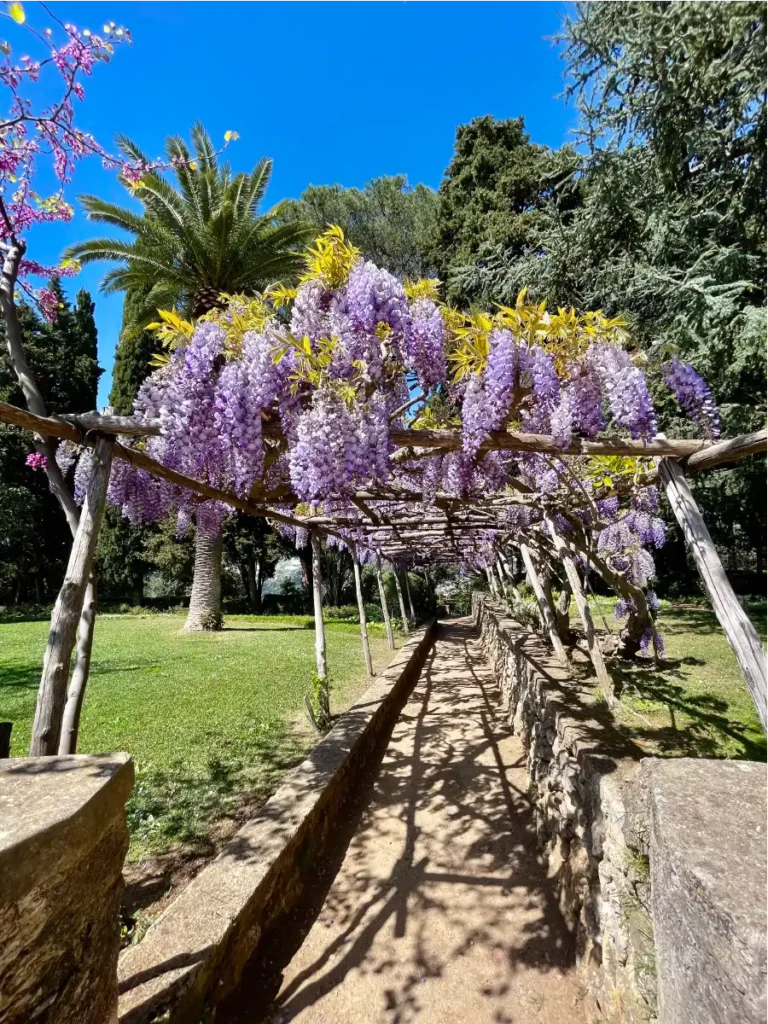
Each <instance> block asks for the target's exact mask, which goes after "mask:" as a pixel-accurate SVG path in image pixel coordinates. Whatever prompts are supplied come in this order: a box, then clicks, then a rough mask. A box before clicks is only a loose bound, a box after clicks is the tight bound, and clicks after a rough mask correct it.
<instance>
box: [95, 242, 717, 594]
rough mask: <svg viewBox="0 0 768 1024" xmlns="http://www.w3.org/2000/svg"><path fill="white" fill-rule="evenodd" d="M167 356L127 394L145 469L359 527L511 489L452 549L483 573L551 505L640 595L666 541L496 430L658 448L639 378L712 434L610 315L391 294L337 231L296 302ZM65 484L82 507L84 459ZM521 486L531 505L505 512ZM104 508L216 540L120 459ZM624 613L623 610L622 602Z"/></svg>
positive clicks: (671, 378)
mask: <svg viewBox="0 0 768 1024" xmlns="http://www.w3.org/2000/svg"><path fill="white" fill-rule="evenodd" d="M171 347H172V352H171V354H170V357H169V359H168V361H167V363H166V364H165V365H163V366H162V367H160V368H159V369H157V370H156V371H155V372H154V373H153V374H152V375H151V376H150V377H149V378H148V379H147V380H146V382H145V383H144V385H143V386H142V388H141V390H140V392H139V395H138V397H137V399H136V406H135V414H136V417H137V418H139V419H140V420H142V421H143V422H146V423H151V424H153V425H154V426H159V429H160V433H159V436H152V437H149V438H147V440H146V441H145V442H142V445H143V447H144V448H145V449H146V452H147V454H149V455H150V456H151V457H152V458H154V459H156V460H158V461H159V462H161V463H162V464H163V465H165V466H167V467H170V468H172V469H174V470H176V471H178V472H180V473H183V474H184V475H186V476H191V477H194V478H196V479H199V480H203V481H204V482H206V483H207V484H210V485H211V486H214V487H217V488H221V489H226V490H229V491H233V492H235V493H236V494H238V495H239V496H241V497H243V498H248V497H250V498H253V499H254V500H257V501H259V502H262V503H267V504H269V505H270V506H271V507H272V508H274V509H276V510H279V511H283V512H285V513H289V514H290V515H292V516H296V515H299V516H302V515H307V514H313V513H317V512H318V510H322V511H323V512H324V513H326V514H327V515H329V516H330V515H334V514H335V515H339V514H340V513H344V512H349V511H350V510H351V511H352V512H354V513H355V514H359V509H358V508H356V507H355V506H354V504H353V503H352V499H353V498H355V496H356V494H357V493H358V492H360V491H365V492H366V493H368V495H369V502H370V504H369V508H371V509H372V510H373V511H374V514H375V513H376V510H377V509H378V510H379V512H380V513H381V514H385V513H386V512H387V510H388V509H389V510H390V511H391V507H392V506H391V501H392V499H391V498H390V497H389V492H391V493H392V494H393V495H394V494H397V493H400V494H402V493H403V492H405V493H407V494H410V495H412V499H411V500H412V501H414V502H416V504H410V505H409V509H410V511H411V513H413V512H414V511H416V513H417V514H422V515H425V514H427V512H428V510H429V509H430V507H432V505H433V502H434V501H435V499H436V496H437V495H438V494H442V495H445V496H449V497H455V498H463V499H467V500H469V499H471V498H472V497H473V496H475V497H478V498H480V497H483V496H487V495H489V494H493V495H497V496H502V498H503V495H504V494H505V493H506V494H509V496H510V501H509V504H508V505H507V506H506V507H505V506H504V504H503V500H502V502H501V504H500V505H498V506H497V514H498V516H500V517H501V518H500V520H499V522H500V524H501V525H498V524H497V525H496V526H495V527H494V528H493V529H489V530H488V531H485V532H483V531H479V532H478V531H474V532H472V531H467V532H466V533H465V534H464V535H462V537H461V538H455V539H454V541H453V544H454V547H453V549H452V554H453V555H455V554H456V553H458V554H459V555H460V558H459V559H458V560H460V561H463V562H465V563H466V564H468V565H471V566H473V567H475V568H482V567H483V566H484V565H486V564H489V563H492V562H493V561H495V559H496V557H497V551H498V549H499V545H500V544H504V543H508V541H509V540H513V541H514V539H515V538H516V537H517V538H520V537H525V536H533V535H534V534H535V533H536V531H539V532H543V527H542V522H543V519H542V512H543V505H542V501H543V500H544V499H546V500H547V501H549V502H550V503H551V507H552V508H555V507H556V506H557V503H558V502H561V503H562V502H563V501H565V504H566V505H570V506H572V507H573V510H574V514H573V515H571V516H570V517H568V516H565V517H562V516H561V517H559V519H558V522H559V524H560V528H561V529H562V531H563V532H564V533H566V534H567V533H569V532H571V533H573V531H576V532H577V533H579V534H580V535H581V534H584V535H585V536H586V534H588V535H589V538H592V539H588V540H584V541H583V542H584V543H586V544H590V543H592V541H593V540H594V547H595V551H596V552H597V554H598V555H599V556H600V557H601V558H603V559H604V560H605V562H606V564H607V565H609V567H610V569H611V570H612V571H613V572H614V573H617V574H620V575H621V576H622V577H623V578H625V579H626V580H627V581H628V582H629V583H631V584H632V585H633V586H635V587H639V588H641V589H642V590H643V591H644V592H646V593H647V592H648V590H649V587H650V586H651V581H652V579H653V575H654V568H653V557H652V555H651V551H652V550H653V549H655V548H658V547H660V546H661V545H662V544H663V542H664V527H663V522H662V520H661V519H660V518H659V516H658V494H657V493H656V492H655V490H654V489H653V488H645V489H639V490H638V489H637V488H635V489H630V490H632V492H633V493H632V496H631V498H630V500H629V504H628V506H627V507H626V508H622V507H621V503H620V501H619V500H618V498H616V497H607V498H606V497H604V496H603V493H602V492H604V491H605V490H606V470H605V467H603V468H601V469H600V471H599V472H598V473H595V472H594V467H593V466H592V465H591V460H589V459H586V458H583V457H579V458H569V459H566V458H565V457H554V456H544V455H538V454H518V453H512V452H503V451H492V452H486V451H484V450H483V442H484V440H485V439H486V437H487V435H488V433H489V432H492V431H500V430H505V429H507V428H511V429H516V430H520V431H524V432H528V433H535V434H548V435H551V436H552V437H553V438H554V441H555V444H556V445H557V446H558V447H559V448H561V449H562V450H563V451H564V452H565V451H566V450H567V449H568V447H569V445H571V443H572V442H573V441H574V440H575V439H577V438H596V437H598V436H600V435H601V434H604V433H605V432H608V433H609V435H610V436H614V437H621V436H624V437H626V436H629V437H631V438H634V439H638V440H641V441H647V440H650V439H651V438H652V437H653V436H654V435H655V433H656V431H657V422H656V416H655V414H654V410H653V404H652V400H651V392H650V388H649V383H648V376H647V375H648V374H655V375H656V377H657V379H658V380H659V381H661V382H662V383H664V384H665V385H666V386H667V387H668V388H669V390H670V391H671V392H672V393H673V395H674V396H675V397H676V399H677V401H678V403H679V405H680V407H681V409H682V410H683V412H684V413H685V414H686V415H687V416H688V417H689V418H690V419H691V420H692V421H693V423H694V424H695V425H696V426H697V427H698V428H699V429H700V430H702V431H703V432H704V433H705V434H706V436H708V437H710V438H715V437H717V436H718V421H717V413H716V410H715V408H714V403H713V401H712V396H711V394H710V392H709V390H708V388H707V386H706V384H705V383H704V382H703V380H702V379H701V377H700V376H699V375H698V374H697V373H696V372H695V371H694V370H693V369H692V368H691V367H689V366H687V365H686V364H684V363H682V362H681V361H680V360H679V359H677V358H673V359H672V360H671V361H670V362H668V363H666V364H665V365H663V366H657V367H653V366H651V367H648V368H647V369H646V370H645V372H644V371H643V369H641V368H640V365H638V362H637V361H636V360H635V359H634V358H633V355H632V353H631V351H629V349H628V346H627V337H626V334H625V330H624V324H623V322H622V321H621V320H618V319H616V320H609V319H607V318H605V317H603V316H602V315H601V314H599V313H588V314H584V315H583V316H579V315H577V314H575V313H574V312H573V311H570V312H564V311H559V312H558V313H557V314H549V313H547V312H546V310H545V309H544V308H543V307H540V306H532V305H530V304H526V302H525V298H524V296H521V297H520V299H519V301H518V303H517V305H516V306H515V307H514V308H506V307H503V308H501V309H500V310H499V311H498V312H497V313H495V314H493V315H488V314H483V313H477V312H472V313H462V312H460V311H457V310H455V309H452V308H450V307H448V306H446V305H444V304H442V303H441V302H440V301H439V298H438V293H437V282H434V281H420V282H415V283H410V282H401V281H399V280H398V279H397V278H395V277H394V276H393V275H392V274H390V273H388V272H387V271H386V270H384V269H381V268H379V267H377V266H375V265H374V264H373V263H371V262H370V261H366V260H364V259H363V258H362V257H361V256H360V254H359V253H358V252H357V251H356V250H355V249H354V248H353V247H352V246H350V245H348V244H347V242H346V241H345V240H344V238H343V235H342V234H341V232H340V231H339V230H338V229H336V228H333V229H330V230H329V231H328V232H326V233H325V234H324V235H323V236H321V238H320V239H318V241H317V243H316V245H315V247H314V248H312V249H311V250H310V251H309V252H308V254H307V273H306V276H305V278H304V279H303V280H302V281H301V283H300V284H299V286H298V288H296V289H287V288H284V287H282V286H280V287H275V288H272V289H270V290H268V291H267V293H265V295H264V296H260V297H254V298H250V299H246V298H244V297H242V296H239V297H234V298H232V299H230V300H229V302H228V304H227V305H226V306H225V308H224V309H223V310H219V311H217V312H214V313H212V314H209V315H208V316H207V317H204V318H202V319H201V320H200V321H199V322H198V323H197V324H196V325H185V330H184V331H180V332H179V334H178V336H177V337H176V340H175V343H174V344H173V345H172V346H171ZM403 427H416V428H419V427H422V428H439V427H448V428H451V429H454V430H455V429H456V428H457V427H460V434H461V446H460V447H458V448H457V449H455V450H450V451H445V450H432V451H430V450H429V449H423V448H422V449H412V448H410V449H409V448H402V449H400V450H399V451H397V452H395V450H394V447H393V444H392V442H391V432H392V429H393V428H398V429H402V428H403ZM624 461H625V462H630V463H631V464H632V465H631V467H630V469H629V470H628V469H627V467H626V466H624V467H618V468H616V471H615V472H616V474H617V475H619V476H620V475H622V474H624V476H626V473H627V472H637V470H638V467H639V466H641V465H642V462H640V463H638V461H637V460H624ZM81 465H82V460H81ZM608 469H609V470H610V469H611V467H610V466H609V467H608ZM76 472H77V479H76V485H77V490H78V493H82V491H83V483H82V481H84V480H86V479H87V475H88V466H87V464H86V465H85V468H84V469H82V470H81V469H80V466H78V469H77V471H76ZM609 482H610V481H609ZM608 489H610V488H608ZM521 492H522V493H523V494H525V493H528V494H529V495H530V496H531V499H532V500H530V501H529V502H528V504H525V503H524V502H523V503H522V504H521V503H520V501H518V500H514V501H513V495H514V496H515V498H516V499H517V498H519V497H520V494H521ZM109 499H110V501H111V502H113V503H114V504H115V505H118V506H120V507H121V508H122V509H123V512H124V513H125V515H126V516H127V517H128V518H129V519H130V520H131V521H132V522H140V521H146V520H148V519H159V518H162V517H165V516H167V515H168V514H169V512H171V511H172V510H174V511H175V513H176V514H177V517H178V521H179V528H180V529H182V530H183V529H185V528H186V527H187V526H188V525H189V524H190V522H192V521H194V522H195V523H196V524H197V527H198V529H200V530H201V531H203V532H204V533H206V534H209V535H212V536H213V535H215V534H216V533H217V532H218V531H219V530H220V527H221V522H222V519H223V517H224V516H225V515H226V514H227V507H226V506H225V505H223V504H221V503H219V502H213V501H205V500H201V499H200V498H199V497H198V496H196V495H194V494H192V493H191V492H188V491H185V490H183V489H181V488H177V487H174V486H172V485H170V484H168V483H166V482H164V481H161V480H158V479H157V478H155V477H152V476H151V475H150V474H148V473H146V472H143V471H141V470H135V469H133V468H131V467H130V466H129V465H128V464H127V463H116V464H115V467H114V469H113V473H112V479H111V483H110V490H109ZM534 499H535V500H534ZM339 533H340V537H341V540H340V543H342V544H343V543H348V544H349V545H350V546H354V547H355V549H356V550H357V552H358V555H359V556H360V557H361V558H362V559H365V558H369V557H374V556H375V554H376V551H377V545H379V544H380V543H381V538H380V537H377V536H376V535H375V534H371V533H370V532H369V533H363V532H355V531H354V530H353V529H347V531H346V533H345V531H344V530H341V531H339ZM297 540H298V541H299V542H301V541H304V540H305V538H304V537H301V536H300V537H298V538H297ZM582 540H583V538H582ZM651 602H653V598H651ZM618 611H619V613H623V612H627V613H631V611H632V609H631V608H630V606H629V604H628V603H627V600H626V599H625V600H624V603H623V604H622V605H620V606H619V608H618Z"/></svg>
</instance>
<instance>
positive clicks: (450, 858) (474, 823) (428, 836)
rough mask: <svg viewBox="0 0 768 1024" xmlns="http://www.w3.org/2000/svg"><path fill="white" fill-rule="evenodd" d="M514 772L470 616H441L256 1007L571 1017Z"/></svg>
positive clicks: (326, 1022)
mask: <svg viewBox="0 0 768 1024" xmlns="http://www.w3.org/2000/svg"><path fill="white" fill-rule="evenodd" d="M525 782H526V776H525V762H524V757H523V751H522V748H521V744H520V741H519V739H518V738H517V737H515V736H514V735H512V731H511V729H510V728H509V725H508V723H507V721H506V718H505V715H504V711H503V707H502V706H501V699H500V694H499V691H498V688H497V687H496V685H495V682H494V679H493V676H492V674H491V672H490V671H489V669H488V666H487V663H486V662H485V659H484V658H483V655H482V652H481V650H480V646H479V643H478V641H477V638H476V634H475V630H474V628H473V626H472V623H471V622H470V621H469V620H461V621H458V622H455V621H453V622H450V623H446V624H441V626H440V632H439V634H438V639H437V642H436V644H435V648H434V650H433V652H432V654H431V655H430V657H429V658H428V660H427V663H426V665H425V666H424V669H423V671H422V674H421V677H420V678H419V681H418V683H417V684H416V687H415V689H414V690H413V692H412V694H411V696H410V698H409V700H408V703H407V704H406V706H405V708H404V709H403V711H402V713H401V715H400V717H399V719H398V721H397V724H396V725H395V728H394V730H393V733H392V739H391V741H390V743H389V745H388V747H387V750H386V753H385V755H384V758H383V761H382V763H381V765H380V767H379V769H378V771H377V774H376V780H375V783H374V786H373V790H372V794H371V799H370V800H369V802H368V803H367V805H366V807H365V809H364V811H363V813H362V816H361V817H360V818H359V819H355V821H354V822H353V823H352V828H353V834H352V836H351V840H350V841H349V842H348V844H346V845H345V848H344V849H343V851H342V852H341V863H340V865H339V867H338V869H334V872H333V877H332V880H331V883H330V886H329V888H328V889H327V892H326V893H325V894H324V899H323V900H322V906H320V907H319V909H318V911H316V912H315V913H314V914H313V915H312V918H311V924H310V927H309V932H308V934H307V935H306V938H304V940H303V942H302V943H301V947H300V948H299V949H298V951H297V952H296V953H295V955H294V956H293V957H292V958H290V960H289V962H287V963H286V962H285V961H283V963H282V965H281V968H280V969H279V970H280V973H281V975H282V978H281V979H280V978H278V979H277V981H276V986H275V987H276V988H278V987H279V988H280V992H279V995H278V996H277V999H276V1001H275V1003H274V1005H273V1007H272V1010H271V1013H269V1014H268V1017H267V1019H269V1020H270V1021H272V1022H273V1024H287V1022H289V1021H290V1022H295V1024H305V1022H306V1024H315V1022H318V1024H319V1022H323V1024H358V1022H359V1024H396V1022H401V1024H415V1022H418V1024H499V1022H520V1024H522V1022H524V1021H530V1022H537V1024H562V1022H566V1021H573V1020H575V1021H578V1020H580V1019H581V1018H582V1010H581V1000H582V990H581V987H580V984H579V981H578V978H577V977H576V971H575V961H574V941H573V937H572V936H571V935H570V934H569V932H568V929H567V928H566V926H565V922H564V921H563V919H562V916H561V915H560V913H559V911H558V907H557V892H556V886H555V883H554V881H553V880H552V879H549V878H548V877H547V871H546V866H545V864H544V863H543V861H542V858H541V856H540V854H539V851H538V847H537V843H536V825H535V821H534V816H533V812H532V808H531V801H530V799H529V797H528V795H527V793H526V791H525ZM261 970H262V965H257V966H255V967H254V968H253V973H254V974H256V975H259V974H260V973H261ZM247 980H250V979H247ZM280 981H282V984H280ZM264 1002H268V1000H267V999H265V1000H264ZM239 1010H240V1012H239V1013H233V1014H232V1016H226V1017H225V1018H224V1021H226V1022H227V1024H234V1022H235V1021H236V1022H237V1024H255V1021H258V1020H261V1012H260V1010H261V1005H260V1001H259V1000H258V999H256V998H254V997H253V996H251V998H250V999H249V998H243V999H242V1000H241V1003H240V1007H239ZM218 1019H219V1018H218V1017H217V1020H218Z"/></svg>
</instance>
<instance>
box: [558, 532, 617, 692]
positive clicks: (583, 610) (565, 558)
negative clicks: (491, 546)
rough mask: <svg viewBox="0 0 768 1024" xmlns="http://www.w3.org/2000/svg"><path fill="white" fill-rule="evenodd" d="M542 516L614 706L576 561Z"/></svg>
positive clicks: (602, 684)
mask: <svg viewBox="0 0 768 1024" xmlns="http://www.w3.org/2000/svg"><path fill="white" fill-rule="evenodd" d="M544 518H545V520H546V523H547V526H548V527H549V532H550V535H551V537H552V541H553V543H554V545H555V550H556V551H557V554H558V556H559V558H560V560H561V561H562V563H563V568H564V569H565V573H566V575H567V577H568V583H569V584H570V586H571V593H572V594H573V598H574V600H575V602H576V607H577V608H578V609H579V616H580V618H581V621H582V624H583V626H584V632H585V633H586V635H587V649H588V650H589V656H590V658H591V659H592V664H593V666H594V668H595V675H596V676H597V682H598V685H599V686H600V689H601V691H602V693H603V696H604V697H605V699H606V701H607V703H608V706H609V707H614V706H615V704H616V695H615V693H614V692H613V680H612V679H611V676H610V674H609V672H608V669H607V667H606V664H605V659H604V658H603V652H602V651H601V650H600V646H599V644H598V642H597V636H596V634H595V623H594V621H593V619H592V612H591V611H590V609H589V604H588V602H587V597H586V594H585V593H584V590H583V588H582V586H581V579H580V578H579V570H578V569H577V568H576V563H575V562H574V560H573V558H572V557H571V554H570V552H569V551H568V545H567V544H566V543H565V541H564V540H563V538H562V537H561V536H560V534H559V533H558V532H557V528H556V526H555V524H554V522H553V520H552V519H551V518H550V517H549V516H545V517H544Z"/></svg>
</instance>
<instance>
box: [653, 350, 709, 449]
mask: <svg viewBox="0 0 768 1024" xmlns="http://www.w3.org/2000/svg"><path fill="white" fill-rule="evenodd" d="M663 371H664V383H665V384H666V385H667V387H668V388H669V390H670V391H672V392H673V393H674V395H675V397H676V398H677V400H678V402H679V403H680V405H681V406H682V408H683V410H684V411H685V413H686V415H687V416H688V417H689V419H691V420H693V422H694V423H696V424H698V426H700V427H701V429H702V430H703V431H704V432H705V434H706V435H707V437H709V438H712V440H716V439H717V438H718V437H719V436H720V417H719V416H718V413H717V408H716V406H715V400H714V398H713V397H712V392H711V391H710V390H709V388H708V387H707V385H706V383H705V382H704V379H703V377H701V376H700V374H698V373H697V372H696V371H695V370H694V368H693V367H692V366H690V365H689V364H688V363H683V362H681V361H680V360H679V359H678V358H677V357H675V358H674V359H672V360H670V362H668V363H666V364H665V365H664V368H663Z"/></svg>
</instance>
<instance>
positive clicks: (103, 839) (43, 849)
mask: <svg viewBox="0 0 768 1024" xmlns="http://www.w3.org/2000/svg"><path fill="white" fill-rule="evenodd" d="M132 788H133V765H132V763H131V760H130V758H129V757H128V756H127V755H125V754H113V755H110V756H104V757H90V756H71V757H36V758H13V759H10V758H9V759H6V760H2V761H0V1021H2V1024H28V1022H29V1021H41V1022H42V1021H45V1022H46V1024H107V1022H110V1024H111V1022H113V1021H116V1019H117V957H118V951H119V945H120V929H119V917H118V914H119V906H120V895H121V893H122V887H123V878H122V869H123V859H124V857H125V853H126V850H127V849H128V833H127V829H126V825H125V813H124V806H125V802H126V800H127V799H128V797H129V795H130V792H131V789H132Z"/></svg>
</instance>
